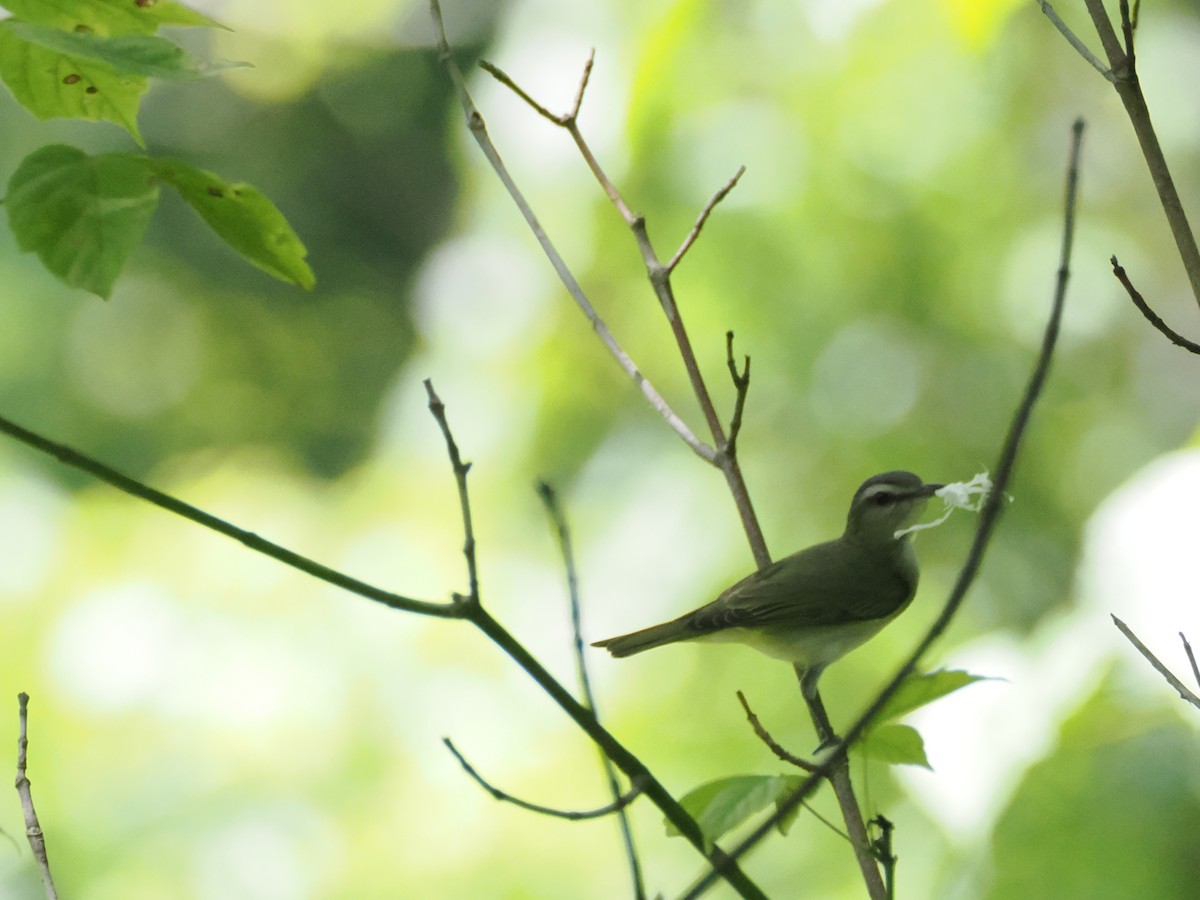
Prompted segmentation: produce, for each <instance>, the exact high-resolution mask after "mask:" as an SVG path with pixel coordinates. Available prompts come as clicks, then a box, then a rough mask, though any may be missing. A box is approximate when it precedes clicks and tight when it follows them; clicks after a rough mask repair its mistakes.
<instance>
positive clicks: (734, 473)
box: [431, 0, 771, 568]
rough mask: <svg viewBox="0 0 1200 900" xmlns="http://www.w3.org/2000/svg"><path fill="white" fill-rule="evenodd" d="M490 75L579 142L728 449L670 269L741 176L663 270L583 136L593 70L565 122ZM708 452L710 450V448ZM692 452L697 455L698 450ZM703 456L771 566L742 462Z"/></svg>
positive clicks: (719, 441)
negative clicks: (582, 112) (582, 109)
mask: <svg viewBox="0 0 1200 900" xmlns="http://www.w3.org/2000/svg"><path fill="white" fill-rule="evenodd" d="M431 2H435V0H431ZM485 69H486V71H488V72H489V73H490V74H491V75H492V76H493V77H495V78H496V79H497V80H499V81H500V82H501V83H502V84H504V85H505V86H507V87H509V88H511V89H512V90H514V91H515V92H516V94H517V96H518V97H520V98H521V99H522V100H524V101H525V102H526V103H528V104H529V105H530V106H531V107H532V108H533V109H534V110H535V111H536V112H537V113H538V114H539V115H541V116H543V117H544V118H546V119H548V120H549V121H551V122H553V123H555V124H556V125H559V126H560V127H562V128H565V129H566V130H567V132H568V133H569V134H570V135H571V139H572V140H573V141H574V142H575V146H576V147H577V148H578V150H579V154H580V156H582V157H583V160H584V162H585V163H586V164H587V166H588V168H589V169H590V170H591V171H592V175H593V176H594V177H595V179H596V182H597V183H598V184H599V185H600V188H601V190H603V191H604V193H605V194H606V195H607V196H608V198H609V200H610V201H612V204H613V205H614V206H615V207H616V208H617V211H618V212H619V213H620V214H621V217H622V218H623V219H624V220H625V224H626V225H628V226H629V229H630V231H631V232H632V233H633V238H634V241H635V243H636V244H637V247H638V251H639V252H640V253H641V256H642V262H643V264H644V265H645V267H646V276H647V278H648V279H649V281H650V285H651V287H653V289H654V293H655V295H656V296H657V297H658V301H659V305H660V306H661V307H662V310H663V313H664V315H666V317H667V323H668V324H669V325H670V326H671V332H672V334H673V335H674V337H675V344H676V346H677V347H678V349H679V355H680V358H681V359H682V360H683V366H684V369H685V370H686V371H687V375H688V380H689V382H690V383H691V385H692V392H693V393H694V394H695V395H696V401H697V402H698V403H699V404H700V411H701V412H702V413H703V415H704V420H705V422H706V423H707V424H708V429H709V433H710V434H711V435H712V440H713V446H715V447H717V448H721V447H724V446H725V445H726V438H725V429H724V426H723V425H722V423H721V419H720V417H719V416H718V415H717V411H716V407H714V406H713V402H712V397H711V395H710V394H709V391H708V386H707V384H705V381H704V375H703V374H702V373H701V371H700V365H699V363H698V362H697V360H696V354H695V351H694V350H693V349H692V343H691V339H690V338H689V337H688V333H687V328H686V327H685V326H684V323H683V317H682V315H681V314H680V312H679V307H678V305H677V304H676V302H675V294H674V290H673V288H672V287H671V269H672V267H673V266H674V265H675V264H677V263H678V261H679V258H682V251H685V250H686V248H687V247H688V246H690V244H691V242H692V241H694V240H695V235H698V234H699V230H700V227H701V226H702V225H703V223H704V221H705V220H706V219H707V218H708V213H710V212H711V209H712V207H715V206H716V204H717V203H718V202H720V200H721V199H722V198H723V197H724V196H725V195H726V194H728V193H729V191H730V190H732V188H733V186H734V184H736V183H737V180H738V178H740V177H741V173H740V172H739V173H738V174H737V175H735V176H734V177H733V178H732V179H731V180H730V182H729V183H728V184H726V186H725V187H724V188H722V189H721V190H720V191H718V192H717V193H716V195H714V197H713V199H712V200H710V201H709V205H708V207H706V211H705V212H702V213H701V216H700V219H699V220H698V222H697V225H696V226H695V227H694V228H693V232H694V234H693V235H689V237H688V239H687V240H685V241H684V247H682V248H681V252H680V253H678V254H676V258H674V259H673V260H672V263H671V264H670V265H663V263H662V262H661V261H660V260H659V258H658V254H657V252H656V251H655V250H654V246H653V245H652V244H651V242H650V236H649V233H648V232H647V231H646V219H645V216H642V215H639V214H637V213H634V212H633V210H632V209H631V208H630V207H629V204H627V203H626V202H625V198H624V197H622V196H621V192H620V191H619V190H618V189H617V186H616V185H615V184H613V182H612V180H611V179H609V177H608V176H607V175H606V174H605V172H604V169H603V168H602V167H601V165H600V162H599V160H597V159H596V155H595V154H594V153H593V152H592V148H591V147H590V146H589V145H588V142H587V140H586V139H585V138H584V136H583V133H582V132H581V131H580V130H579V122H578V112H579V105H580V103H581V102H582V98H583V87H584V85H585V84H586V76H587V74H588V73H589V72H590V70H591V67H590V64H589V66H588V67H587V68H586V69H585V72H584V74H585V78H584V80H583V82H582V83H581V85H580V90H579V92H578V94H577V96H576V104H575V107H574V110H573V111H572V112H571V113H568V114H566V115H562V116H556V115H554V114H553V113H551V112H550V111H549V110H547V109H546V108H545V107H544V106H542V105H541V104H539V103H537V102H536V101H534V100H533V98H532V97H530V96H529V94H528V93H526V92H525V91H524V90H522V89H521V88H520V87H518V86H517V85H516V83H515V82H514V81H513V79H512V78H511V77H509V76H508V74H507V73H505V72H504V71H503V70H502V69H500V68H499V67H498V66H495V65H494V64H492V63H488V64H487V65H486V66H485ZM477 116H478V113H473V114H472V115H471V116H469V118H470V119H471V121H472V122H474V120H475V117H477ZM480 121H482V120H480ZM472 127H474V125H473V126H472ZM477 137H478V133H477ZM485 152H486V150H485ZM489 158H490V157H489ZM510 193H511V191H510ZM706 449H711V448H709V447H707V445H706ZM693 450H695V448H694V447H693ZM698 455H700V456H703V457H704V458H705V459H706V460H707V461H708V462H710V463H712V464H713V465H715V466H717V467H718V468H719V469H720V470H721V472H722V474H723V475H724V476H725V481H726V484H727V485H728V486H729V491H730V494H731V496H732V497H733V501H734V505H735V506H736V507H737V510H738V515H739V516H740V518H741V520H742V527H743V529H744V530H745V532H746V539H747V540H748V541H749V543H750V550H751V552H752V553H753V554H754V560H755V562H756V563H757V565H758V566H759V568H762V567H763V566H766V565H769V564H770V562H771V555H770V553H769V551H768V550H767V542H766V538H764V537H763V533H762V528H761V527H760V526H759V524H758V517H757V516H756V515H755V512H754V505H753V503H752V502H751V500H750V492H749V491H748V490H747V488H746V482H745V479H744V478H743V477H742V471H741V467H740V466H739V465H738V462H737V457H735V456H730V455H728V454H724V455H722V454H721V453H720V452H719V450H718V451H714V452H713V455H712V456H711V457H708V456H704V454H698Z"/></svg>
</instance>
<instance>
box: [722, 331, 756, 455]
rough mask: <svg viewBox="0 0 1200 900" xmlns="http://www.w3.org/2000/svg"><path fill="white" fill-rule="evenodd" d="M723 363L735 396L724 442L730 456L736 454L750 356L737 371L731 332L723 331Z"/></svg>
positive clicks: (744, 405)
mask: <svg viewBox="0 0 1200 900" xmlns="http://www.w3.org/2000/svg"><path fill="white" fill-rule="evenodd" d="M725 365H726V366H727V367H728V369H729V378H730V379H731V380H732V381H733V389H734V391H735V397H734V401H733V418H731V419H730V420H729V439H728V440H727V441H726V442H725V448H724V449H725V452H726V453H728V454H729V455H730V456H736V455H737V439H738V435H739V434H741V432H742V413H743V412H744V411H745V409H746V394H747V393H748V392H749V391H750V357H749V355H747V356H746V357H744V362H743V365H742V371H740V372H739V371H738V367H737V363H736V362H735V361H734V359H733V332H732V331H727V332H725Z"/></svg>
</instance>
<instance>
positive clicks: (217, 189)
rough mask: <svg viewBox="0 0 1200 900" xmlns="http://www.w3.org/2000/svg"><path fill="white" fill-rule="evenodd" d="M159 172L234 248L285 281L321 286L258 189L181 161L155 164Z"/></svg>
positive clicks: (301, 247) (301, 250) (302, 250)
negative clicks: (229, 180)
mask: <svg viewBox="0 0 1200 900" xmlns="http://www.w3.org/2000/svg"><path fill="white" fill-rule="evenodd" d="M151 164H152V165H153V166H154V170H155V172H157V173H158V176H159V177H160V178H162V180H163V181H165V182H167V183H168V184H170V185H171V186H172V187H174V188H175V189H176V190H177V191H179V194H180V196H182V197H183V199H184V200H185V201H187V203H188V204H189V205H190V206H191V207H192V208H193V209H194V210H196V212H198V213H199V214H200V216H201V218H203V219H204V221H205V222H207V223H208V225H209V227H210V228H212V230H213V231H215V232H216V233H217V234H218V235H219V236H220V237H221V238H222V239H223V240H224V241H225V242H226V243H227V244H229V246H230V247H232V248H233V249H234V250H236V251H237V252H238V253H240V254H241V255H242V256H244V257H245V258H246V259H247V260H249V261H250V262H252V263H253V264H254V265H256V266H258V267H259V268H260V269H262V270H263V271H265V272H267V273H268V274H270V275H273V276H275V277H276V278H278V279H280V280H281V281H286V282H289V283H291V284H296V285H299V286H300V287H302V288H304V289H305V290H308V289H310V288H312V286H313V285H314V284H315V283H316V278H315V277H314V276H313V272H312V269H310V268H309V266H308V263H307V262H305V257H307V256H308V250H306V249H305V247H304V244H303V243H302V242H301V240H300V238H299V236H298V235H297V234H296V232H295V231H293V230H292V226H291V225H289V224H288V221H287V219H285V218H284V216H283V213H281V212H280V211H279V209H278V208H277V207H276V206H275V204H274V203H272V202H271V201H270V200H269V199H267V197H266V196H265V195H264V194H263V193H262V192H261V191H260V190H258V188H256V187H254V186H253V185H250V184H243V183H240V182H239V183H230V182H228V181H225V180H224V179H223V178H221V177H220V176H219V175H214V174H213V173H212V172H206V171H204V170H203V169H197V168H196V167H195V166H191V165H189V164H188V163H185V162H183V161H181V160H177V159H161V160H154V161H152V162H151Z"/></svg>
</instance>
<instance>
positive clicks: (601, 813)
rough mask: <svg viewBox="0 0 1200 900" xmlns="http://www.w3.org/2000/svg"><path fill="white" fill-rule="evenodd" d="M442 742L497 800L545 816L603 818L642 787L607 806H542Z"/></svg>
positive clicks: (578, 819) (619, 808)
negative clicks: (482, 771) (493, 780)
mask: <svg viewBox="0 0 1200 900" xmlns="http://www.w3.org/2000/svg"><path fill="white" fill-rule="evenodd" d="M442 743H443V744H445V745H446V749H447V750H449V751H450V752H451V753H453V754H454V758H455V759H457V760H458V764H459V765H460V766H462V767H463V771H464V772H466V773H467V774H468V775H470V776H471V778H473V779H474V780H475V782H476V783H477V784H478V785H479V786H480V787H481V788H483V789H484V790H485V791H487V792H488V793H489V794H491V795H492V796H493V797H495V798H496V799H497V800H502V801H504V802H505V803H511V804H513V805H514V806H519V807H521V809H527V810H529V811H530V812H535V813H540V814H541V815H543V816H552V817H554V818H556V819H567V820H568V821H570V822H581V821H583V820H585V819H602V818H604V817H605V816H611V815H612V814H613V813H619V812H621V811H623V810H624V809H625V807H626V806H628V805H629V804H630V803H632V802H633V801H634V800H635V799H636V798H637V796H638V795H639V794H641V789H640V788H638V787H637V786H636V785H634V787H632V788H630V790H629V791H628V793H625V794H622V795H620V796H618V797H617V799H616V800H614V801H613V802H612V803H609V804H607V805H606V806H601V807H600V808H599V809H586V810H574V809H555V808H554V807H552V806H542V805H541V804H540V803H530V802H529V801H528V800H522V799H521V798H520V797H515V796H513V795H512V794H510V793H508V792H507V791H502V790H500V788H498V787H496V786H495V785H494V784H491V783H490V782H489V781H487V779H485V778H484V777H483V776H482V775H480V774H479V773H478V772H476V771H475V769H474V767H473V766H472V765H471V764H470V763H469V762H467V760H466V758H465V757H464V756H463V755H462V754H461V753H459V752H458V748H457V747H455V746H454V743H453V742H452V741H451V740H450V738H442Z"/></svg>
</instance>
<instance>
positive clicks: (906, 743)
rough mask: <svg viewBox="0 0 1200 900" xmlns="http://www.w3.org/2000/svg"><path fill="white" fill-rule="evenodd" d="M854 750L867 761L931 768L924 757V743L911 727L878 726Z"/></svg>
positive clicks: (893, 724) (892, 724)
mask: <svg viewBox="0 0 1200 900" xmlns="http://www.w3.org/2000/svg"><path fill="white" fill-rule="evenodd" d="M855 749H857V750H858V751H859V752H860V753H862V754H863V756H866V757H868V758H869V759H874V760H878V761H879V762H884V763H888V764H890V765H910V766H924V767H925V768H926V769H931V768H933V767H932V766H930V765H929V759H928V757H926V756H925V741H923V740H922V739H921V734H920V732H918V731H917V729H915V728H913V727H912V726H911V725H897V724H895V723H889V724H887V725H880V726H879V727H878V728H876V729H875V730H874V731H872V732H871V733H870V734H868V735H867V736H866V737H865V738H863V739H862V740H861V741H859V742H858V744H857V745H856V748H855Z"/></svg>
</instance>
